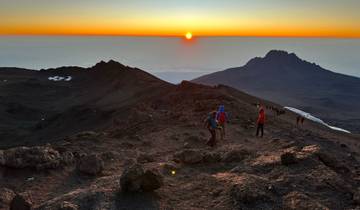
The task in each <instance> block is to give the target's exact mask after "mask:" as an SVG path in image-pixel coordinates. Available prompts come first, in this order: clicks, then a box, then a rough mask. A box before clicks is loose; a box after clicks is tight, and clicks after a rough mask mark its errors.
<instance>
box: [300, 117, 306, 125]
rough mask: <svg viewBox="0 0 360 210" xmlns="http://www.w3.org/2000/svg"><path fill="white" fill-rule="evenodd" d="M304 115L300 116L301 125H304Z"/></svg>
mask: <svg viewBox="0 0 360 210" xmlns="http://www.w3.org/2000/svg"><path fill="white" fill-rule="evenodd" d="M304 120H305V117H301V125H304Z"/></svg>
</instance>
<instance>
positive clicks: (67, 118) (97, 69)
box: [0, 61, 173, 147]
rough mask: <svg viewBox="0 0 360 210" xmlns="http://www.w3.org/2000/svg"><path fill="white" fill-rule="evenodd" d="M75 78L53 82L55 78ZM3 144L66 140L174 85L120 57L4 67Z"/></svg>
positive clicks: (0, 108)
mask: <svg viewBox="0 0 360 210" xmlns="http://www.w3.org/2000/svg"><path fill="white" fill-rule="evenodd" d="M55 76H59V77H64V78H68V77H69V78H70V77H71V80H70V81H65V80H61V81H53V80H49V78H50V77H55ZM0 78H1V81H0V89H1V92H0V99H1V100H0V115H1V116H2V117H1V118H0V138H1V139H3V141H1V143H0V146H2V147H6V146H11V145H18V144H21V143H24V142H34V141H36V142H37V143H40V142H43V141H49V139H48V138H49V136H52V138H53V139H61V138H63V137H64V136H66V135H70V134H73V133H74V132H76V131H80V130H84V129H85V128H87V129H89V130H91V129H96V128H97V129H98V128H101V127H105V126H106V125H109V123H111V122H112V119H113V118H114V117H117V116H124V117H125V116H126V115H128V113H127V112H126V110H127V109H128V108H129V107H131V106H132V105H134V104H136V103H137V102H139V101H144V100H146V99H147V98H152V97H154V96H157V95H159V94H161V93H163V92H164V91H167V89H168V88H172V87H173V86H172V85H170V84H168V83H166V82H164V81H162V80H160V79H157V78H156V77H154V76H152V75H150V74H148V73H146V72H144V71H141V70H139V69H136V68H130V67H126V66H123V65H122V64H120V63H117V62H115V61H109V62H107V63H106V62H100V63H98V64H96V65H95V66H93V67H91V68H87V69H85V68H79V67H62V68H58V69H48V70H42V71H30V70H25V69H14V68H0Z"/></svg>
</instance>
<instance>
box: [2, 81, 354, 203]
mask: <svg viewBox="0 0 360 210" xmlns="http://www.w3.org/2000/svg"><path fill="white" fill-rule="evenodd" d="M169 90H170V91H167V92H166V93H165V94H161V95H160V96H157V97H156V98H150V99H146V100H143V101H142V102H138V103H136V104H135V105H133V106H132V107H131V108H128V109H127V110H126V111H127V113H128V115H126V117H122V116H120V115H118V117H115V118H114V119H113V120H112V123H110V124H109V125H108V126H106V127H101V129H92V130H83V131H80V132H76V133H74V134H71V135H67V136H65V137H63V138H62V139H60V140H57V141H50V140H49V142H51V143H43V142H41V143H38V145H34V143H32V144H31V145H27V147H19V146H16V147H12V148H4V150H1V151H0V164H1V167H0V177H1V179H0V186H1V189H0V206H1V208H2V209H39V210H40V209H41V210H42V209H46V210H48V209H51V210H52V209H54V210H58V209H59V210H60V209H62V210H65V209H73V210H74V209H84V210H85V209H86V210H88V209H94V210H95V209H349V210H350V209H360V168H359V167H360V165H359V158H360V157H359V150H360V142H359V136H356V135H352V134H345V133H339V132H335V131H332V130H329V129H328V128H326V127H322V126H321V125H317V124H315V123H312V122H309V121H305V124H304V126H302V127H298V126H296V125H295V118H296V117H295V115H293V114H291V113H288V112H287V113H286V114H284V115H280V116H275V115H274V114H273V113H272V111H270V110H266V113H267V124H266V127H265V136H264V138H258V137H255V135H254V133H255V119H256V117H257V108H256V107H255V106H254V105H253V104H254V103H257V102H258V101H260V100H259V99H257V98H254V97H252V96H249V95H246V94H244V93H242V92H239V91H236V90H234V89H232V88H229V87H225V86H218V87H207V86H202V85H195V84H192V83H188V82H183V83H182V84H180V85H179V86H174V87H171V88H170V89H169ZM263 102H264V103H265V105H268V106H276V107H278V108H279V109H280V108H281V107H280V106H278V105H276V104H273V103H271V102H266V101H263ZM219 104H224V105H225V107H226V110H227V111H228V112H229V114H230V116H231V120H230V123H229V124H228V126H227V128H226V138H225V139H224V140H222V141H218V144H217V146H216V147H214V148H211V147H208V146H206V144H205V142H206V141H207V139H208V138H209V133H208V132H207V130H206V129H205V128H204V127H203V120H204V118H205V117H206V116H207V113H208V112H209V111H211V110H214V109H216V107H217V106H218V105H219Z"/></svg>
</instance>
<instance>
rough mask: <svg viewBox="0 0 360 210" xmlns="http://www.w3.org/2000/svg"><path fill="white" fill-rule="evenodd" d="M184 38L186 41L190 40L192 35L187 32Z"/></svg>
mask: <svg viewBox="0 0 360 210" xmlns="http://www.w3.org/2000/svg"><path fill="white" fill-rule="evenodd" d="M185 38H186V39H187V40H190V39H192V33H190V32H187V33H186V35H185Z"/></svg>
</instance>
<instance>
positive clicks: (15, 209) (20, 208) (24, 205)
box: [10, 193, 32, 210]
mask: <svg viewBox="0 0 360 210" xmlns="http://www.w3.org/2000/svg"><path fill="white" fill-rule="evenodd" d="M31 209H32V202H31V197H30V196H29V195H28V194H26V193H25V194H17V195H16V196H15V197H14V198H13V200H12V201H11V203H10V210H31Z"/></svg>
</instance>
